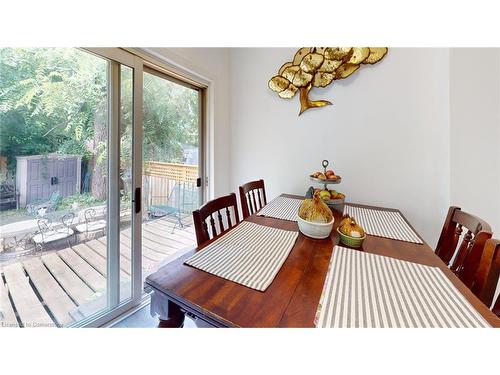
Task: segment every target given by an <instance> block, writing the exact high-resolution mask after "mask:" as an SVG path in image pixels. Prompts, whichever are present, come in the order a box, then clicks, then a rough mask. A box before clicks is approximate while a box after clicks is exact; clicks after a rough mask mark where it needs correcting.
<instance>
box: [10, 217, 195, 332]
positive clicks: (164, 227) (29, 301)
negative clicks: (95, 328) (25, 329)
mask: <svg viewBox="0 0 500 375" xmlns="http://www.w3.org/2000/svg"><path fill="white" fill-rule="evenodd" d="M173 226H174V223H170V222H168V221H167V220H164V219H157V220H154V221H148V222H145V223H144V224H143V237H142V239H141V241H142V268H143V275H145V274H149V273H151V272H152V271H154V270H155V269H157V267H158V265H160V264H163V263H164V262H165V261H168V259H170V258H171V257H172V256H173V254H175V253H177V252H178V251H179V250H181V249H185V248H186V247H189V246H192V245H194V244H195V242H196V236H195V234H194V229H193V228H192V226H191V227H185V228H176V229H175V230H174V233H172V228H173ZM131 236H132V235H131V229H130V228H126V229H123V230H122V231H121V234H120V245H121V246H120V280H121V282H120V289H121V295H122V296H124V297H127V295H129V294H130V285H129V282H130V273H131V270H132V268H131V267H132V251H131ZM106 256H107V254H106V237H105V236H103V237H98V238H95V239H92V240H89V241H86V242H82V243H80V244H77V245H73V246H71V247H68V248H64V249H61V250H57V251H53V252H48V253H45V254H42V255H41V256H38V257H33V258H31V257H30V258H26V259H25V260H20V261H18V262H17V263H12V264H9V265H7V266H4V267H3V268H2V269H1V271H0V275H1V274H3V275H4V277H5V279H6V283H5V284H3V279H2V278H0V303H2V311H3V313H4V318H3V321H0V327H2V324H3V325H4V326H7V325H8V326H19V324H18V323H19V321H20V322H21V325H23V324H24V325H25V326H37V325H38V326H47V325H50V326H57V325H59V326H61V325H67V324H71V322H73V321H77V320H80V319H82V318H83V317H84V316H87V315H89V314H93V313H94V312H96V311H97V310H98V309H100V308H101V307H105V304H106V301H107V300H106V295H105V292H106V274H107V264H106ZM25 270H26V272H27V274H28V275H29V278H28V276H27V275H26V274H25ZM30 280H31V282H30ZM9 296H10V297H11V298H9ZM103 304H104V305H103ZM3 305H5V307H4V306H3ZM96 309H97V310H96ZM48 311H50V313H49V312H48ZM16 313H17V315H16Z"/></svg>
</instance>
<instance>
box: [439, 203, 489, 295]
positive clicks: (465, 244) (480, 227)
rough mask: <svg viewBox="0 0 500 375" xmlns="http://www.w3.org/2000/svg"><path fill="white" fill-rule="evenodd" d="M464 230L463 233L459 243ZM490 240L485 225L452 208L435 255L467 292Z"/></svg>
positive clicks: (458, 209) (483, 222) (485, 223)
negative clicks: (462, 284)
mask: <svg viewBox="0 0 500 375" xmlns="http://www.w3.org/2000/svg"><path fill="white" fill-rule="evenodd" d="M464 228H465V229H466V230H467V232H466V233H465V235H464V236H463V239H462V241H461V242H460V238H461V236H462V233H463V231H464ZM491 236H492V233H491V227H490V225H489V224H488V223H487V222H485V221H484V220H482V219H480V218H478V217H476V216H474V215H471V214H469V213H467V212H464V211H462V210H461V209H460V207H454V206H452V207H450V208H449V210H448V215H447V216H446V220H445V222H444V226H443V230H442V231H441V236H440V237H439V241H438V244H437V247H436V250H435V252H436V254H437V255H438V256H439V257H440V258H441V260H442V261H443V262H445V263H446V264H447V265H448V266H449V267H450V269H451V270H452V271H453V272H454V273H455V274H456V275H457V276H458V277H459V278H460V280H462V282H464V284H465V285H467V286H468V287H469V288H471V286H472V283H473V281H474V277H475V275H476V271H477V268H478V266H479V262H480V260H481V255H482V253H483V249H484V247H485V244H486V240H488V239H490V238H491ZM459 242H460V244H459Z"/></svg>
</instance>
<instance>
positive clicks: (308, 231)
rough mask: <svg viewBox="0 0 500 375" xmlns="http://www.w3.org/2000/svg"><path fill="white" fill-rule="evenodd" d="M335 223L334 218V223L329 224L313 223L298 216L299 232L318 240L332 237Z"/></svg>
mask: <svg viewBox="0 0 500 375" xmlns="http://www.w3.org/2000/svg"><path fill="white" fill-rule="evenodd" d="M334 221H335V219H333V218H332V221H330V222H329V223H312V222H310V221H306V220H304V219H302V218H301V217H300V216H299V215H297V223H298V224H299V230H300V231H301V232H302V233H303V234H304V235H306V236H307V237H311V238H316V239H318V240H322V239H324V238H327V237H328V236H329V235H330V233H331V232H332V228H333V222H334Z"/></svg>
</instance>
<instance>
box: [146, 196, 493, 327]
mask: <svg viewBox="0 0 500 375" xmlns="http://www.w3.org/2000/svg"><path fill="white" fill-rule="evenodd" d="M280 197H284V198H293V199H304V197H303V196H297V195H292V194H281V196H280ZM349 205H350V206H351V207H357V208H367V209H375V210H384V211H388V212H395V213H400V214H401V212H400V211H399V210H397V209H389V208H380V207H374V206H367V205H360V204H354V203H349ZM332 212H333V215H334V220H335V221H334V225H333V229H332V231H331V233H330V235H329V237H327V238H326V239H313V238H310V237H307V236H305V235H304V234H302V233H300V232H299V229H298V223H297V222H296V221H292V220H283V219H278V218H274V217H264V216H259V213H258V212H257V213H256V214H253V215H251V216H249V217H247V218H246V219H244V220H243V221H241V222H240V223H239V224H238V225H242V223H245V222H250V223H255V224H260V225H263V226H268V227H272V228H279V229H283V230H288V231H297V232H298V237H297V239H296V241H295V243H294V245H293V248H292V249H291V251H290V252H289V254H288V256H287V258H286V260H285V261H284V262H283V264H282V266H281V268H280V269H279V271H278V272H277V274H276V276H275V278H274V280H273V281H272V283H270V285H269V286H268V287H267V289H265V290H264V291H261V290H256V289H253V288H249V287H248V286H244V285H242V284H240V283H237V282H234V281H230V280H228V279H225V278H223V277H219V276H216V275H214V274H212V273H209V272H205V271H203V270H201V269H198V268H195V267H192V266H190V265H187V264H185V262H186V261H187V260H188V259H189V258H191V257H192V256H193V255H194V254H197V253H198V252H200V251H203V249H204V248H206V247H207V246H210V244H211V243H213V242H214V241H216V240H217V239H211V240H210V241H208V242H206V243H204V244H203V245H202V246H197V247H194V248H193V249H191V250H189V251H187V252H185V253H184V254H183V255H182V256H180V257H179V258H177V259H175V260H173V261H172V262H170V263H168V264H166V265H164V266H163V267H161V268H160V269H158V270H157V271H156V272H154V273H152V274H151V275H149V276H148V277H147V278H146V279H145V289H146V290H147V291H152V292H153V295H152V299H154V303H155V304H156V305H158V304H162V305H163V311H164V314H162V315H161V316H160V319H159V324H158V327H181V326H183V323H184V319H185V316H186V315H188V316H190V317H192V318H195V321H197V322H198V323H201V324H199V325H201V326H210V327H249V328H253V327H296V328H298V327H315V326H317V313H318V305H319V303H320V299H321V297H322V293H323V289H324V285H325V279H327V275H328V272H329V268H330V263H331V260H332V253H333V251H334V248H335V247H336V245H338V244H339V235H338V233H337V227H338V225H339V223H340V221H341V218H342V215H343V210H342V209H339V210H336V209H333V210H332ZM401 215H402V214H401ZM402 217H403V218H404V216H403V215H402ZM404 220H405V221H406V223H407V224H408V225H409V226H410V227H411V228H412V229H413V230H414V228H413V227H412V226H411V224H410V223H409V222H408V221H407V220H406V218H404ZM236 227H237V226H233V227H232V228H230V229H228V230H227V232H226V233H224V234H222V236H225V235H227V233H229V232H230V231H233V230H235V228H236ZM415 233H417V232H416V231H415ZM418 237H419V238H420V239H421V236H418ZM353 250H354V249H353ZM356 251H361V252H363V253H366V254H375V255H380V256H384V257H389V258H393V259H396V260H402V261H407V262H412V263H417V264H420V265H425V266H430V267H437V268H439V270H440V271H442V273H443V274H444V275H445V277H446V278H447V279H448V280H449V281H450V282H451V284H453V286H454V287H455V288H456V290H458V291H459V293H460V294H461V295H462V296H463V297H464V298H465V300H467V301H468V303H469V304H470V305H471V306H472V307H473V308H474V309H475V310H476V311H477V313H479V315H480V316H481V317H482V318H483V319H484V320H485V321H486V322H487V323H488V324H489V325H490V326H491V327H500V320H499V319H498V318H497V316H496V315H495V314H493V313H492V312H491V311H490V310H489V309H488V307H487V306H485V305H484V304H483V303H482V302H481V301H480V300H479V299H478V298H477V297H476V296H475V295H474V294H473V293H472V292H471V291H470V290H469V289H468V288H467V287H466V286H465V285H464V284H463V283H462V282H461V281H460V279H459V278H458V277H457V276H456V275H455V274H454V273H453V272H452V271H451V270H450V269H449V268H448V267H447V265H446V264H445V263H444V262H443V261H442V260H441V259H440V258H439V257H438V256H437V255H436V254H435V253H434V251H433V249H432V248H431V247H430V246H429V245H428V244H427V243H426V242H425V241H424V240H423V239H422V241H420V243H417V242H409V241H402V240H396V239H392V238H386V237H381V236H376V235H369V234H367V235H366V239H365V240H364V241H363V244H362V247H361V248H360V249H357V250H356ZM152 303H153V301H152Z"/></svg>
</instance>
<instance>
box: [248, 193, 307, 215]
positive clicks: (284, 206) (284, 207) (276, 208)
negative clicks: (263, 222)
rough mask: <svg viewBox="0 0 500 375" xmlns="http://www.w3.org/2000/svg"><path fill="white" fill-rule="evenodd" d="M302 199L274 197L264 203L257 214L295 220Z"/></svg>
mask: <svg viewBox="0 0 500 375" xmlns="http://www.w3.org/2000/svg"><path fill="white" fill-rule="evenodd" d="M301 203H302V199H296V198H288V197H276V198H274V199H273V200H272V201H271V202H269V203H268V204H267V205H265V206H264V207H263V208H262V209H261V210H260V211H259V212H258V213H257V215H259V216H268V217H274V218H276V219H282V220H290V221H297V213H298V212H299V207H300V204H301Z"/></svg>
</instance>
